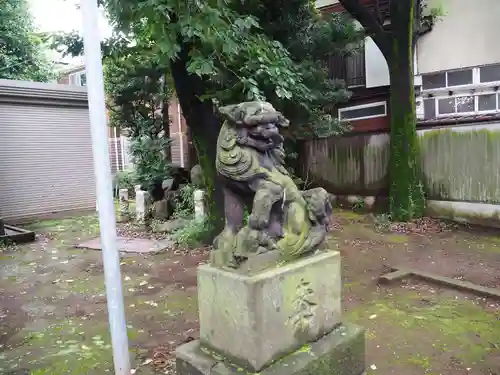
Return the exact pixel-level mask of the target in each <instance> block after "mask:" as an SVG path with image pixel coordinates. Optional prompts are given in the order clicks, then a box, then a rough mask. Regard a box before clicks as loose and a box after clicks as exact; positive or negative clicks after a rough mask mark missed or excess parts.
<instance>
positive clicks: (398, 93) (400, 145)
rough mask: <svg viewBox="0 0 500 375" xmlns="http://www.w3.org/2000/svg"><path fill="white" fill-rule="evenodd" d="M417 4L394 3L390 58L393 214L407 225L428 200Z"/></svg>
mask: <svg viewBox="0 0 500 375" xmlns="http://www.w3.org/2000/svg"><path fill="white" fill-rule="evenodd" d="M414 2H415V0H400V1H391V28H392V38H390V42H391V44H392V45H391V46H390V50H389V51H390V56H386V57H388V59H387V60H388V62H389V70H390V79H391V143H390V161H389V179H390V193H389V204H390V213H391V216H392V218H393V220H396V221H407V220H411V219H412V218H415V217H419V216H421V215H422V214H423V210H424V205H425V199H424V192H423V186H422V183H421V176H420V172H419V169H420V168H419V152H418V140H417V134H416V113H415V88H414V83H413V79H414V78H413V37H414V36H413V34H414V33H413V26H414V20H413V16H414V14H413V12H414Z"/></svg>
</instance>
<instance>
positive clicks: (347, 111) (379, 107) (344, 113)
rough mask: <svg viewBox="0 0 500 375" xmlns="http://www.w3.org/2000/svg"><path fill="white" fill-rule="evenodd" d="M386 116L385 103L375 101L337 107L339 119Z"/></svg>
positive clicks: (348, 119) (353, 119) (350, 119)
mask: <svg viewBox="0 0 500 375" xmlns="http://www.w3.org/2000/svg"><path fill="white" fill-rule="evenodd" d="M384 116H387V103H386V102H377V103H368V104H362V105H356V106H352V107H347V108H341V109H339V120H340V121H355V120H364V119H370V118H376V117H384Z"/></svg>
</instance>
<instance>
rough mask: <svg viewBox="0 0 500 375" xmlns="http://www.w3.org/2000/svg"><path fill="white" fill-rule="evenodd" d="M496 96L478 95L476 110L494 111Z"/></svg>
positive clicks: (496, 106)
mask: <svg viewBox="0 0 500 375" xmlns="http://www.w3.org/2000/svg"><path fill="white" fill-rule="evenodd" d="M497 98H498V95H496V94H486V95H479V96H478V97H477V100H478V110H479V111H480V112H481V111H494V110H496V109H497V108H498V104H497Z"/></svg>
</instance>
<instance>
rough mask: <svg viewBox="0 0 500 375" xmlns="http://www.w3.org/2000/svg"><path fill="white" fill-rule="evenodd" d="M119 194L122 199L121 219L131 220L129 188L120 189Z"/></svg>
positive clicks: (122, 220)
mask: <svg viewBox="0 0 500 375" xmlns="http://www.w3.org/2000/svg"><path fill="white" fill-rule="evenodd" d="M118 196H119V200H120V221H121V222H123V223H126V222H128V221H129V220H130V213H129V201H128V189H120V191H119V195H118Z"/></svg>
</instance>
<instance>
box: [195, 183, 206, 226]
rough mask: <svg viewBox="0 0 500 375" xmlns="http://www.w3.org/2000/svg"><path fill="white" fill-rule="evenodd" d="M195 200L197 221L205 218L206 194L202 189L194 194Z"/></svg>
mask: <svg viewBox="0 0 500 375" xmlns="http://www.w3.org/2000/svg"><path fill="white" fill-rule="evenodd" d="M193 199H194V217H195V219H203V218H205V216H206V214H205V192H204V191H203V190H200V189H196V190H195V191H194V192H193Z"/></svg>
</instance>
